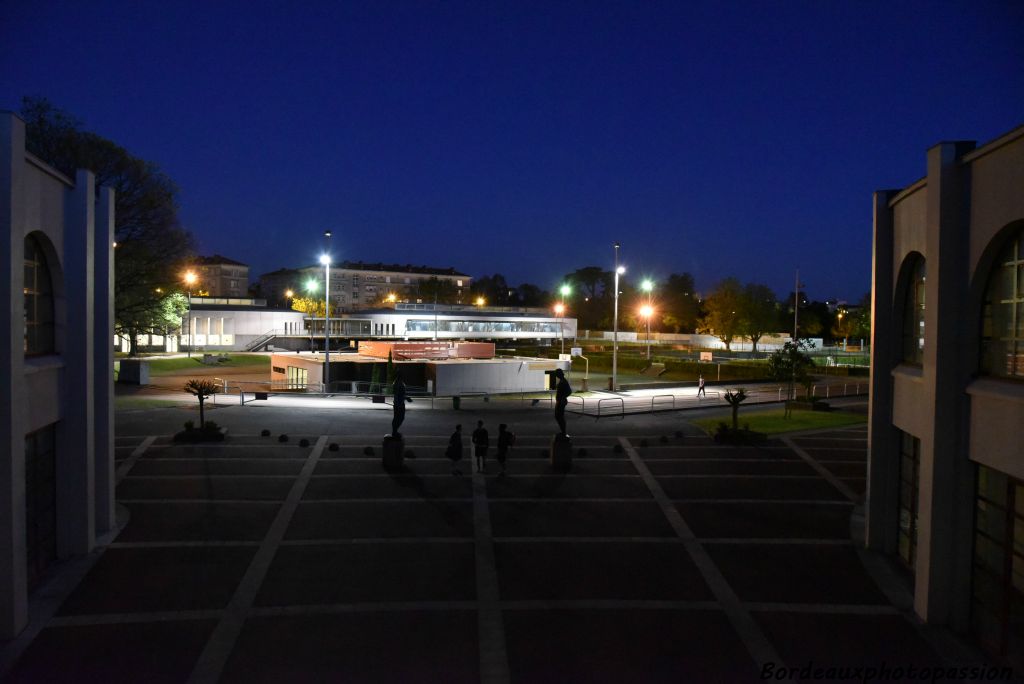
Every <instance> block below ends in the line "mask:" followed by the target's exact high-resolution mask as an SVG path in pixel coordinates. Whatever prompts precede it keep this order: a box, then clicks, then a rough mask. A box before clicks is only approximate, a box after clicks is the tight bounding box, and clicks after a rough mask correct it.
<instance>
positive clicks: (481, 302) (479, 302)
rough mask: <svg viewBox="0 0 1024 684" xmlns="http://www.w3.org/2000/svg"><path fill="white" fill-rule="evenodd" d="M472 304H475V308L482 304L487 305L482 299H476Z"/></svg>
mask: <svg viewBox="0 0 1024 684" xmlns="http://www.w3.org/2000/svg"><path fill="white" fill-rule="evenodd" d="M473 303H474V304H476V305H477V306H483V305H484V304H486V303H487V300H486V299H484V298H483V297H477V298H476V301H475V302H473Z"/></svg>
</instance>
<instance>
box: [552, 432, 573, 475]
mask: <svg viewBox="0 0 1024 684" xmlns="http://www.w3.org/2000/svg"><path fill="white" fill-rule="evenodd" d="M551 467H552V468H554V469H555V470H559V471H563V472H564V471H568V470H570V469H571V468H572V440H571V439H569V435H563V434H556V435H555V436H554V437H552V438H551Z"/></svg>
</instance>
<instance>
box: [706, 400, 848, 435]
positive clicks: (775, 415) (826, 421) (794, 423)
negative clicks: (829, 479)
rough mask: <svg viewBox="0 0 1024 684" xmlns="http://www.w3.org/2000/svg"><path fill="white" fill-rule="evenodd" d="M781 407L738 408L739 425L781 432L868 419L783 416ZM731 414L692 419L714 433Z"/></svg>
mask: <svg viewBox="0 0 1024 684" xmlns="http://www.w3.org/2000/svg"><path fill="white" fill-rule="evenodd" d="M783 415H784V414H783V411H782V410H781V409H779V410H772V411H749V412H747V413H744V412H743V408H742V407H741V408H740V418H739V422H740V427H745V426H747V425H749V426H750V429H751V430H754V431H756V432H764V433H765V434H769V435H775V434H779V433H780V432H793V431H795V430H812V429H818V428H830V427H843V426H844V425H856V424H858V423H865V422H867V416H862V415H859V414H856V413H844V412H842V411H793V413H792V416H791V417H790V418H784V417H783ZM731 421H732V418H731V417H730V416H729V415H728V414H725V415H723V416H722V417H721V418H700V419H698V420H694V421H691V422H692V423H693V424H694V425H696V426H697V427H699V428H700V429H702V430H704V432H707V433H708V434H714V432H715V428H717V427H718V424H719V423H726V424H729V423H731Z"/></svg>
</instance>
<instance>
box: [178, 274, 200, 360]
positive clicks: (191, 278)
mask: <svg viewBox="0 0 1024 684" xmlns="http://www.w3.org/2000/svg"><path fill="white" fill-rule="evenodd" d="M182 278H183V279H184V280H185V287H186V288H187V289H188V358H190V359H191V358H192V286H193V285H195V284H196V281H197V280H199V276H197V275H196V274H195V273H193V272H192V271H185V275H183V276H182Z"/></svg>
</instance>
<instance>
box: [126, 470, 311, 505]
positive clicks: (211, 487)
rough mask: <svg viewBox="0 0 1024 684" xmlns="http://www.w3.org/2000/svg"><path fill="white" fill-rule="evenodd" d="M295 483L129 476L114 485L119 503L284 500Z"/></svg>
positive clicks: (288, 480) (291, 479)
mask: <svg viewBox="0 0 1024 684" xmlns="http://www.w3.org/2000/svg"><path fill="white" fill-rule="evenodd" d="M294 482H295V478H294V477H263V476H261V477H248V478H243V477H239V476H202V477H198V476H197V477H192V476H188V475H186V476H176V477H168V476H160V477H132V476H129V477H127V478H125V479H124V480H123V481H122V482H121V483H120V484H119V485H118V486H117V497H118V499H120V500H122V501H133V500H134V501H138V500H143V499H189V500H193V501H198V500H207V499H209V500H214V501H216V500H228V501H239V500H252V501H284V498H285V497H286V496H288V491H289V490H290V489H291V487H292V484H293V483H294Z"/></svg>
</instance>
